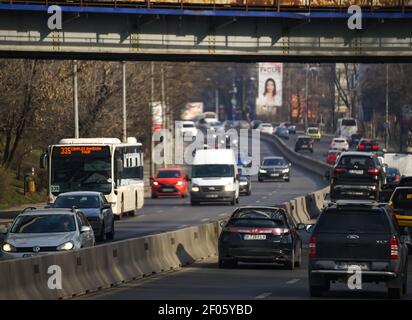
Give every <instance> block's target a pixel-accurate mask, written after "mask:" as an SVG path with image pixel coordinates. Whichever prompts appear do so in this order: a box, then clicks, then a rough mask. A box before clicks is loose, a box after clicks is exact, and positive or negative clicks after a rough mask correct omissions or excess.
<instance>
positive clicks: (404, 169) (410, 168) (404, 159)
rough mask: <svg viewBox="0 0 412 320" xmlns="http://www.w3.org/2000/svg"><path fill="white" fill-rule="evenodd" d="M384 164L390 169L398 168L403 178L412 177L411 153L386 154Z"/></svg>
mask: <svg viewBox="0 0 412 320" xmlns="http://www.w3.org/2000/svg"><path fill="white" fill-rule="evenodd" d="M383 163H384V164H387V165H388V167H394V168H397V169H398V170H399V172H400V174H401V176H412V154H409V153H385V154H384V155H383Z"/></svg>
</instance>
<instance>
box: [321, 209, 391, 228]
mask: <svg viewBox="0 0 412 320" xmlns="http://www.w3.org/2000/svg"><path fill="white" fill-rule="evenodd" d="M389 230H390V229H389V221H388V219H387V217H385V215H384V214H383V213H382V211H380V210H368V211H366V210H363V211H358V212H354V211H349V210H347V211H345V210H336V211H331V210H329V211H327V212H325V213H323V214H321V216H320V217H319V220H318V223H317V224H316V232H358V233H387V232H389Z"/></svg>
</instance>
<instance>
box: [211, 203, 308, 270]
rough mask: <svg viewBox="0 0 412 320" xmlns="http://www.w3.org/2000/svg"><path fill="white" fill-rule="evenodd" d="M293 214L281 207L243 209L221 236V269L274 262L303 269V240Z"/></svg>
mask: <svg viewBox="0 0 412 320" xmlns="http://www.w3.org/2000/svg"><path fill="white" fill-rule="evenodd" d="M304 227H305V225H303V224H298V225H295V223H294V222H293V220H292V218H291V217H290V216H289V214H288V213H287V212H286V211H285V210H284V209H281V208H277V207H240V208H237V209H236V210H235V211H234V213H233V214H232V216H231V217H230V219H229V221H228V222H227V223H225V224H224V225H223V230H222V232H221V234H220V236H219V267H220V268H226V267H235V266H236V265H237V263H238V262H239V261H240V262H272V263H280V264H283V265H284V266H285V267H286V268H287V269H290V270H293V269H294V268H295V267H299V266H300V265H301V261H302V240H301V238H300V236H299V233H298V232H297V230H301V229H303V228H304Z"/></svg>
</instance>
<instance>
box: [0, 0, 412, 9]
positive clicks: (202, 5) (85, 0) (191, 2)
mask: <svg viewBox="0 0 412 320" xmlns="http://www.w3.org/2000/svg"><path fill="white" fill-rule="evenodd" d="M6 3H7V4H26V5H27V4H39V5H56V4H57V5H61V6H65V5H67V6H79V7H88V6H90V7H91V6H99V7H102V6H103V7H119V8H120V7H136V8H169V9H193V10H246V11H248V10H264V11H268V10H269V11H309V12H310V11H311V10H317V11H338V12H346V9H347V8H348V7H350V6H351V5H358V6H360V7H361V8H363V9H365V10H368V11H372V12H373V11H402V12H404V11H405V10H408V9H409V10H412V0H70V1H68V0H53V1H49V0H0V4H6Z"/></svg>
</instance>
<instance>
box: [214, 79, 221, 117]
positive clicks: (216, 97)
mask: <svg viewBox="0 0 412 320" xmlns="http://www.w3.org/2000/svg"><path fill="white" fill-rule="evenodd" d="M215 112H216V116H217V120H220V119H219V88H218V87H217V84H216V85H215Z"/></svg>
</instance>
